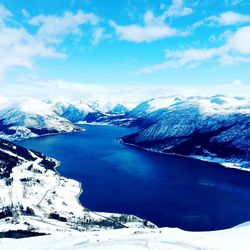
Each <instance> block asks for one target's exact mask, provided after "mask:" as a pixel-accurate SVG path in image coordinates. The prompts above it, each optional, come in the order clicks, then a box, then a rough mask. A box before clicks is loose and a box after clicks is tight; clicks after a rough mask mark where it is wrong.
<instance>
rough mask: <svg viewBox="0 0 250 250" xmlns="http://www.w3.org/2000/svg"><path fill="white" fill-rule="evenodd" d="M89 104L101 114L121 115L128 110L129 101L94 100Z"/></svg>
mask: <svg viewBox="0 0 250 250" xmlns="http://www.w3.org/2000/svg"><path fill="white" fill-rule="evenodd" d="M90 106H91V107H93V108H94V109H95V110H98V111H99V112H101V113H102V114H115V115H123V114H126V113H127V112H128V111H129V107H130V103H127V105H126V103H125V104H124V103H118V102H106V101H94V102H90Z"/></svg>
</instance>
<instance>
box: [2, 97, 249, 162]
mask: <svg viewBox="0 0 250 250" xmlns="http://www.w3.org/2000/svg"><path fill="white" fill-rule="evenodd" d="M80 123H95V124H107V125H115V126H124V127H134V128H137V129H138V132H137V133H135V134H132V135H129V136H126V137H124V138H122V139H121V141H122V142H123V143H127V144H133V145H135V146H139V147H142V148H145V149H147V150H152V151H156V152H161V153H169V154H178V155H184V156H188V157H193V158H198V159H203V160H208V161H216V162H219V163H222V164H224V165H225V166H228V167H248V166H249V161H250V149H249V148H250V99H249V98H242V97H227V96H221V95H217V96H212V97H201V96H194V97H177V96H168V97H162V98H156V99H151V100H148V101H145V102H142V103H140V104H138V105H137V106H136V107H134V108H133V109H130V108H129V107H128V106H126V104H124V103H111V102H108V103H106V102H101V101H100V102H98V101H93V102H88V103H87V102H84V101H83V100H73V101H64V100H56V101H55V100H54V101H51V100H46V101H38V100H34V99H31V98H24V99H20V98H17V99H10V100H9V99H7V98H0V137H1V138H4V139H8V140H16V139H24V138H29V137H34V136H39V135H44V134H52V133H63V132H75V131H81V130H83V129H82V128H81V127H79V126H78V125H77V124H80Z"/></svg>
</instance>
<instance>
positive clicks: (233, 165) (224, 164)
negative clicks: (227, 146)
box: [117, 138, 250, 172]
mask: <svg viewBox="0 0 250 250" xmlns="http://www.w3.org/2000/svg"><path fill="white" fill-rule="evenodd" d="M117 140H118V141H119V142H120V143H121V144H124V145H128V146H132V147H135V148H139V149H142V150H145V151H148V152H151V153H156V154H162V155H169V156H178V157H182V158H188V159H193V160H197V161H205V162H210V163H214V164H218V165H220V166H222V167H224V168H232V169H236V170H240V171H246V172H250V168H244V167H241V166H240V164H239V163H234V162H226V161H224V162H222V161H219V159H221V158H218V160H216V159H214V160H213V159H208V158H206V157H204V156H198V155H197V156H195V155H193V156H188V155H182V154H175V153H166V152H162V151H160V150H154V149H149V148H144V147H141V146H139V145H136V144H133V143H127V142H123V140H122V138H119V139H117ZM221 160H223V159H221Z"/></svg>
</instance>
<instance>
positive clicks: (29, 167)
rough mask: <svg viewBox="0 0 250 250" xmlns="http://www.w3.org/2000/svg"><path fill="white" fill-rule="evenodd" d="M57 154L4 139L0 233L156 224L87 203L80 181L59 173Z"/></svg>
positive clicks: (0, 149)
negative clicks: (92, 207)
mask: <svg viewBox="0 0 250 250" xmlns="http://www.w3.org/2000/svg"><path fill="white" fill-rule="evenodd" d="M58 165H59V162H57V161H56V160H54V159H51V158H49V157H46V156H44V155H42V154H40V153H37V152H34V151H31V150H27V149H25V148H22V147H20V146H17V145H14V144H12V143H10V142H7V141H5V140H2V139H0V190H1V192H0V234H3V233H5V234H6V235H10V236H13V237H15V236H16V237H21V236H22V235H29V234H31V235H34V234H35V233H46V234H48V233H53V232H58V231H63V232H72V231H91V230H100V229H110V228H125V227H135V228H140V227H142V228H143V227H152V228H155V226H154V225H153V224H151V223H150V222H147V223H145V221H144V220H142V219H139V218H138V217H136V216H132V215H121V214H109V213H96V212H92V211H90V210H89V209H87V208H85V207H83V206H82V205H81V204H80V203H79V201H78V196H79V195H80V193H81V185H80V183H78V182H77V181H74V180H71V179H67V178H65V177H63V176H60V175H59V174H58V173H57V171H56V170H55V167H56V166H58Z"/></svg>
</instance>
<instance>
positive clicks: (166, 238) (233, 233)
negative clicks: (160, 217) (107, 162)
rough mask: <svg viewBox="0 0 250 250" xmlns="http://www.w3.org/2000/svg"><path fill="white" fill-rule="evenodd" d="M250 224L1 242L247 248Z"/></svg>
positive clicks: (105, 249)
mask: <svg viewBox="0 0 250 250" xmlns="http://www.w3.org/2000/svg"><path fill="white" fill-rule="evenodd" d="M249 235H250V223H249V222H248V223H244V224H241V225H239V226H237V227H234V228H232V229H227V230H221V231H213V232H187V231H182V230H180V229H177V228H160V229H151V230H150V229H132V228H131V229H116V230H107V231H98V232H84V233H57V234H52V235H49V236H38V237H32V238H23V239H1V240H0V249H4V250H14V249H19V250H23V249H25V250H33V249H36V250H48V249H51V250H59V249H60V250H70V249H100V250H125V249H126V250H127V249H129V250H134V249H136V250H144V249H150V250H161V249H162V250H167V249H221V250H226V249H227V250H228V249H234V250H235V249H237V250H244V249H249V248H250V237H249Z"/></svg>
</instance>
